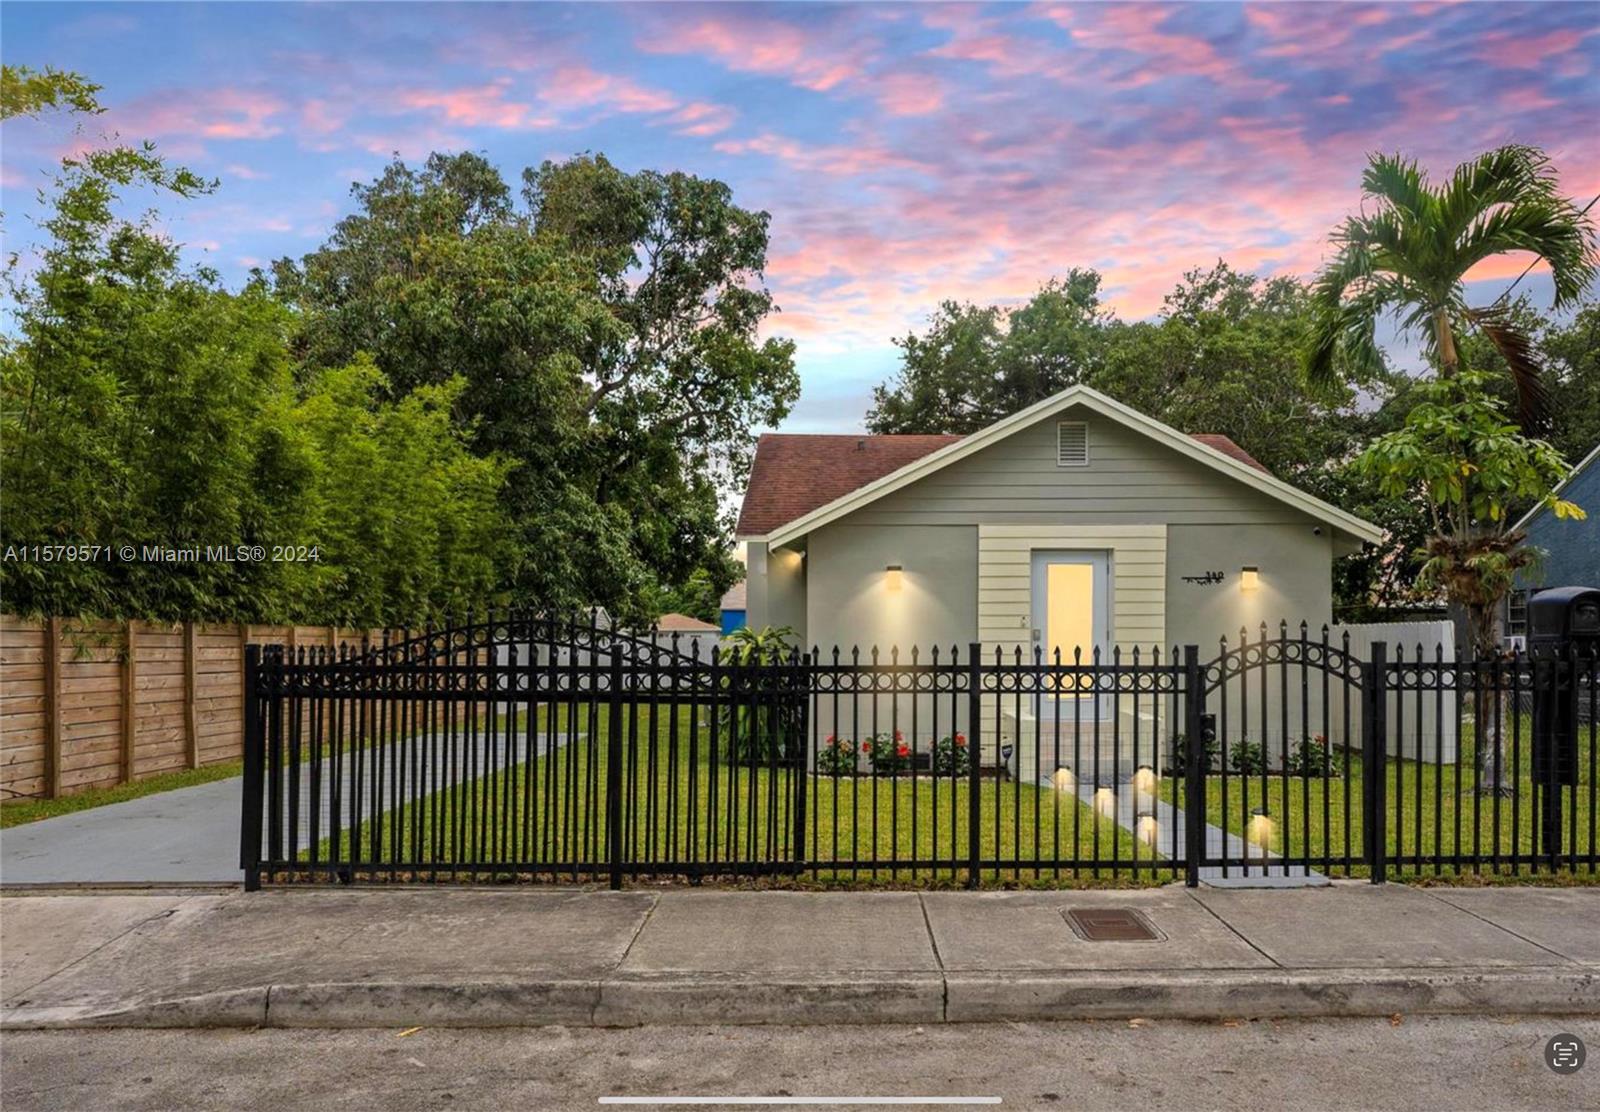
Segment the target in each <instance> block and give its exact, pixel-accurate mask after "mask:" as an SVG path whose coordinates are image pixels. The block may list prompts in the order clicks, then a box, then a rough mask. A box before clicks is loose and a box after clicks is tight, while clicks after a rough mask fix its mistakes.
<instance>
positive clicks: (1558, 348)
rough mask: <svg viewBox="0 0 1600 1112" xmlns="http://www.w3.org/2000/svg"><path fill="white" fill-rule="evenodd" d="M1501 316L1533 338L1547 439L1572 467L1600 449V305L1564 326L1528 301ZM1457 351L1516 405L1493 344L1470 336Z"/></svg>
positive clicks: (1523, 299) (1499, 394)
mask: <svg viewBox="0 0 1600 1112" xmlns="http://www.w3.org/2000/svg"><path fill="white" fill-rule="evenodd" d="M1505 313H1506V315H1507V316H1508V317H1509V318H1510V319H1511V320H1512V321H1513V322H1514V323H1515V325H1516V327H1517V328H1518V329H1519V330H1520V331H1522V332H1523V333H1524V334H1526V335H1527V336H1529V337H1530V338H1531V340H1532V342H1533V347H1534V350H1535V352H1536V353H1537V354H1538V357H1539V360H1540V362H1541V363H1542V364H1543V366H1544V368H1545V386H1546V388H1547V389H1548V390H1549V393H1550V425H1549V434H1548V439H1549V441H1550V443H1552V444H1554V445H1555V446H1556V450H1557V451H1559V452H1560V453H1561V455H1562V456H1563V457H1564V458H1565V459H1566V461H1567V462H1568V463H1569V464H1576V463H1577V462H1578V461H1579V460H1581V459H1583V457H1584V456H1586V455H1588V454H1589V453H1590V452H1591V451H1592V450H1593V449H1594V446H1595V445H1596V444H1600V303H1597V302H1595V301H1593V300H1590V301H1588V302H1587V303H1586V304H1583V305H1581V306H1579V307H1578V309H1577V311H1576V312H1575V313H1574V314H1573V316H1572V317H1571V319H1570V320H1568V321H1566V322H1560V321H1553V320H1551V319H1549V318H1548V317H1546V316H1544V315H1543V314H1541V313H1539V312H1538V311H1537V310H1536V309H1535V308H1534V306H1533V305H1532V303H1531V302H1530V301H1529V300H1528V299H1527V298H1526V297H1519V298H1517V299H1516V300H1514V301H1512V302H1510V303H1509V304H1507V306H1506V308H1505ZM1459 346H1460V351H1461V363H1462V365H1463V366H1466V367H1475V368H1478V369H1481V370H1486V371H1488V372H1490V389H1491V390H1492V391H1493V392H1494V394H1495V396H1496V397H1499V398H1502V399H1505V400H1507V401H1510V402H1513V403H1514V401H1515V394H1514V392H1513V390H1512V388H1511V386H1510V382H1511V379H1510V377H1509V374H1508V373H1507V370H1506V365H1505V361H1504V360H1503V359H1502V358H1501V357H1500V353H1499V352H1498V351H1496V350H1495V347H1494V345H1493V344H1491V343H1490V342H1489V341H1488V340H1487V339H1486V338H1484V337H1483V336H1482V335H1481V334H1478V333H1471V334H1468V335H1466V336H1463V337H1462V338H1461V342H1460V345H1459Z"/></svg>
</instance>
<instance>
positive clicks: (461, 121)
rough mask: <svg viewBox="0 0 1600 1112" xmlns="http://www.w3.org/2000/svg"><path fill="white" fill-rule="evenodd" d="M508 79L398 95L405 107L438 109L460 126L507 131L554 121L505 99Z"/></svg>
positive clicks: (449, 120) (548, 124)
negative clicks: (503, 129) (494, 128)
mask: <svg viewBox="0 0 1600 1112" xmlns="http://www.w3.org/2000/svg"><path fill="white" fill-rule="evenodd" d="M508 84H509V83H508V82H505V81H497V82H494V83H493V84H489V85H478V86H471V87H466V88H459V89H414V90H410V91H407V92H403V93H401V94H399V96H398V98H397V100H398V103H399V104H400V105H403V106H404V107H406V108H413V109H419V110H429V111H434V112H437V113H438V114H439V115H440V116H442V117H443V118H444V119H445V120H446V121H448V122H449V123H452V124H456V125H458V126H461V127H498V128H506V129H510V130H517V129H522V128H536V127H548V126H550V124H551V123H553V122H554V121H553V120H551V119H549V118H545V117H539V116H536V115H534V113H533V106H532V105H530V104H525V103H521V102H518V101H513V100H507V99H506V92H507V88H508Z"/></svg>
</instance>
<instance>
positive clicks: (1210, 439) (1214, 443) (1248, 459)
mask: <svg viewBox="0 0 1600 1112" xmlns="http://www.w3.org/2000/svg"><path fill="white" fill-rule="evenodd" d="M1189 435H1190V436H1191V437H1193V438H1194V439H1196V440H1198V441H1199V442H1200V443H1202V444H1204V445H1205V446H1206V447H1207V448H1215V449H1216V450H1217V451H1219V452H1221V453H1222V454H1223V455H1225V456H1232V457H1233V458H1234V459H1236V460H1238V461H1239V462H1240V463H1245V464H1249V465H1250V466H1251V467H1254V468H1255V469H1256V470H1257V471H1260V472H1261V473H1262V474H1264V475H1270V474H1272V472H1270V471H1268V470H1267V469H1266V468H1265V467H1263V466H1262V465H1261V464H1260V462H1259V461H1258V460H1257V459H1256V458H1255V457H1254V456H1252V455H1251V454H1250V453H1249V452H1247V451H1245V450H1244V449H1243V448H1241V447H1239V445H1237V444H1235V443H1234V442H1233V441H1232V440H1229V439H1228V438H1227V437H1226V436H1223V435H1222V434H1221V433H1220V432H1192V433H1190V434H1189Z"/></svg>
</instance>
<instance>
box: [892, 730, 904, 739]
mask: <svg viewBox="0 0 1600 1112" xmlns="http://www.w3.org/2000/svg"><path fill="white" fill-rule="evenodd" d="M905 737H906V735H905V734H902V733H901V732H900V731H899V730H896V731H895V732H894V739H895V740H896V741H904V740H905Z"/></svg>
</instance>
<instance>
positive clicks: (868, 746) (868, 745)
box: [861, 741, 872, 753]
mask: <svg viewBox="0 0 1600 1112" xmlns="http://www.w3.org/2000/svg"><path fill="white" fill-rule="evenodd" d="M861 751H862V752H863V753H870V752H872V742H870V741H863V742H862V743H861Z"/></svg>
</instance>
